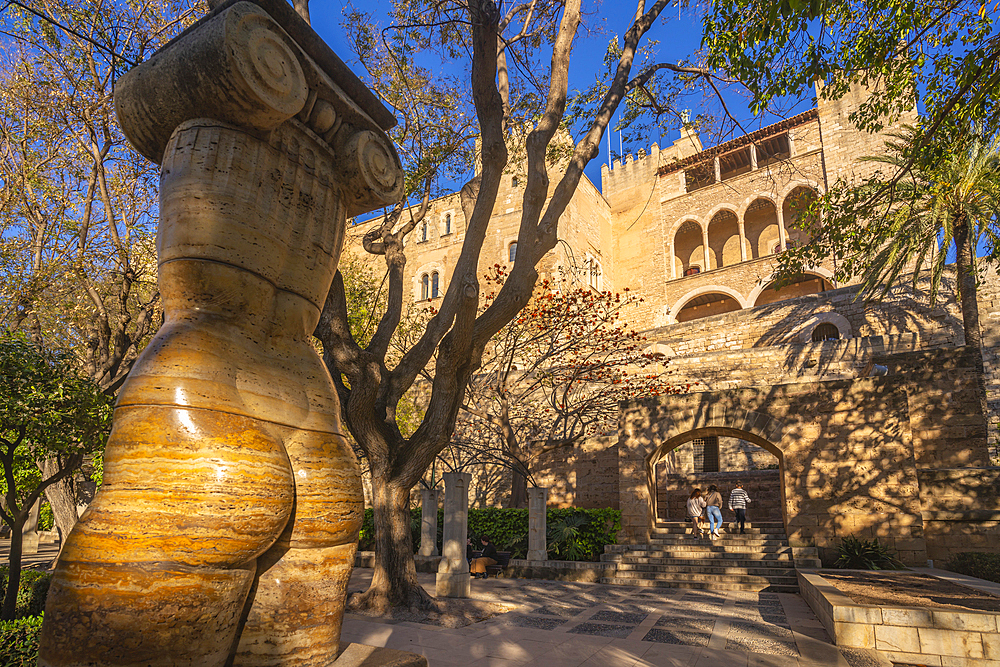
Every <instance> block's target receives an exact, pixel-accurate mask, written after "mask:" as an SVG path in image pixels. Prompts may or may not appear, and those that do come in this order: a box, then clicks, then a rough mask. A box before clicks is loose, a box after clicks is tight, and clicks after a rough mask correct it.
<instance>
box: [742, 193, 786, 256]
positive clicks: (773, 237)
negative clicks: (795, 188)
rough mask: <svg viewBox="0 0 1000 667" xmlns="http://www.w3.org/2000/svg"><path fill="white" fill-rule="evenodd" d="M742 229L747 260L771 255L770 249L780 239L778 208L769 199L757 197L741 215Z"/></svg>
mask: <svg viewBox="0 0 1000 667" xmlns="http://www.w3.org/2000/svg"><path fill="white" fill-rule="evenodd" d="M743 229H744V233H745V235H746V239H747V246H748V249H749V251H750V252H749V253H748V256H747V258H748V259H757V258H759V257H766V256H767V255H770V254H771V247H772V246H773V245H774V243H775V242H777V241H778V239H779V238H780V233H779V231H778V229H779V225H778V207H777V204H776V203H775V201H774V200H772V199H771V198H770V197H757V198H756V199H754V200H753V201H751V202H750V203H749V204H747V208H746V211H745V213H744V214H743Z"/></svg>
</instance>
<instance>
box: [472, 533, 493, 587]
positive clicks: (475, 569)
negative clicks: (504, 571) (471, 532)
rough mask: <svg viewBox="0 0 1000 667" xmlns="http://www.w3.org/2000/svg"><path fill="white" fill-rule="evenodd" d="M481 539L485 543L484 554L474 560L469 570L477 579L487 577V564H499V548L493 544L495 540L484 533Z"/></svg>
mask: <svg viewBox="0 0 1000 667" xmlns="http://www.w3.org/2000/svg"><path fill="white" fill-rule="evenodd" d="M479 541H480V542H482V543H483V555H482V556H480V557H479V558H474V559H473V560H472V564H471V565H470V566H469V571H470V572H471V573H472V576H474V577H476V578H477V579H485V578H486V566H487V565H496V564H497V548H496V547H495V546H493V542H492V541H491V540H490V538H489V536H488V535H483V536H482V537H480V538H479Z"/></svg>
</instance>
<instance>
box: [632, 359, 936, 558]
mask: <svg viewBox="0 0 1000 667" xmlns="http://www.w3.org/2000/svg"><path fill="white" fill-rule="evenodd" d="M911 407H912V406H911V405H909V401H908V396H907V387H906V385H905V383H903V382H900V381H894V380H893V379H890V380H888V381H886V380H881V379H874V378H865V379H858V380H846V381H834V382H812V383H802V384H786V385H775V386H770V387H762V388H746V389H734V390H729V391H713V392H703V393H692V394H684V395H677V396H665V397H659V398H655V399H654V398H650V399H643V400H636V401H631V402H629V403H624V404H623V405H622V414H621V419H620V434H619V436H620V437H619V449H618V455H619V493H620V496H619V499H620V502H619V504H620V508H621V511H622V535H620V537H619V540H620V541H621V542H625V543H631V544H640V543H647V542H648V541H649V539H650V534H651V531H652V529H653V528H654V525H655V521H656V519H655V506H654V503H655V487H654V466H655V464H656V463H657V461H659V460H660V459H661V458H662V457H663V456H664V455H665V454H666V453H667V452H669V451H670V450H671V449H673V448H675V447H677V446H678V445H680V444H682V443H684V442H687V441H689V440H691V439H692V438H697V437H705V436H710V435H717V436H731V437H738V438H741V439H743V440H747V441H749V442H752V443H754V444H756V445H758V446H760V447H763V448H765V449H767V450H768V451H769V452H771V453H772V454H774V455H775V456H776V457H777V458H778V461H779V469H780V476H781V496H782V506H783V515H784V519H785V524H786V529H787V532H788V537H789V542H790V544H791V545H792V546H816V547H819V548H820V550H821V552H822V551H826V556H827V557H829V556H830V555H831V553H832V550H833V549H834V548H835V547H836V546H837V545H838V544H839V542H840V540H841V539H842V538H843V537H844V536H846V535H858V536H861V537H876V536H877V537H879V538H880V539H881V540H882V542H883V543H884V544H885V543H887V544H889V546H891V547H892V548H894V549H895V550H896V551H897V552H898V553H899V556H900V558H901V559H902V560H903V561H904V562H906V563H909V564H923V563H924V562H925V560H926V558H927V544H926V542H925V539H924V532H923V521H922V516H921V498H920V483H919V480H918V470H917V464H916V459H915V448H914V444H915V443H914V440H915V438H914V437H913V434H912V432H911V425H910V418H911V417H910V410H911ZM917 455H918V456H926V452H920V451H919V450H918V451H917Z"/></svg>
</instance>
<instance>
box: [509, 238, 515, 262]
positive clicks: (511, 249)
mask: <svg viewBox="0 0 1000 667" xmlns="http://www.w3.org/2000/svg"><path fill="white" fill-rule="evenodd" d="M516 257H517V241H514V242H513V243H511V244H510V245H509V246H507V258H508V261H509V262H510V263H511V264H513V263H514V259H515V258H516Z"/></svg>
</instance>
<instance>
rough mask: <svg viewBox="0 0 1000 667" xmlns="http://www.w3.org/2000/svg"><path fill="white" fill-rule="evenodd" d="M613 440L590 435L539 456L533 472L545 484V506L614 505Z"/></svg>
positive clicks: (615, 454) (615, 461)
mask: <svg viewBox="0 0 1000 667" xmlns="http://www.w3.org/2000/svg"><path fill="white" fill-rule="evenodd" d="M617 440H618V438H617V436H604V437H596V438H590V439H588V440H584V441H583V442H581V443H578V444H577V445H576V446H575V447H572V448H560V449H557V450H553V451H551V452H548V453H547V454H545V455H543V456H541V457H539V459H538V460H537V462H536V464H535V471H534V473H533V476H534V478H535V481H536V482H537V483H538V486H545V487H548V488H549V507H582V508H588V509H590V508H603V507H611V508H613V509H618V503H619V492H618V444H617Z"/></svg>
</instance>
